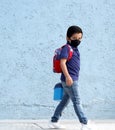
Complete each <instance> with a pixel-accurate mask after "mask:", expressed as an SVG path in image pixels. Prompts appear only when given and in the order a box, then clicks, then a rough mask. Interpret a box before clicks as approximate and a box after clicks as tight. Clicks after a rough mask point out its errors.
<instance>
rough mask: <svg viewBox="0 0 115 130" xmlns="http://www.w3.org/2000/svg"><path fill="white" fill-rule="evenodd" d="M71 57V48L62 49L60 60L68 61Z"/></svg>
mask: <svg viewBox="0 0 115 130" xmlns="http://www.w3.org/2000/svg"><path fill="white" fill-rule="evenodd" d="M68 55H69V48H68V46H66V45H65V46H64V47H62V50H61V54H60V59H68Z"/></svg>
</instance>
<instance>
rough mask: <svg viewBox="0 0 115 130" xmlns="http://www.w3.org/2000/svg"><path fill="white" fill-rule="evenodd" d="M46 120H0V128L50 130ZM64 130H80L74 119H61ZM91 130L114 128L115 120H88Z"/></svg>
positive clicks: (4, 129) (9, 129) (6, 129)
mask: <svg viewBox="0 0 115 130" xmlns="http://www.w3.org/2000/svg"><path fill="white" fill-rule="evenodd" d="M48 123H49V122H48V121H47V120H0V130H51V129H49V128H48ZM60 123H61V124H63V125H64V126H66V129H65V130H80V127H81V125H80V124H79V122H76V121H75V120H62V121H61V122H60ZM90 126H91V128H92V130H115V120H95V121H91V122H90ZM59 130H62V129H59Z"/></svg>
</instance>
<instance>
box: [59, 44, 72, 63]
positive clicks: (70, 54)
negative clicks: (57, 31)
mask: <svg viewBox="0 0 115 130" xmlns="http://www.w3.org/2000/svg"><path fill="white" fill-rule="evenodd" d="M65 46H67V47H68V50H69V54H68V59H67V60H68V61H69V60H70V59H71V58H72V55H73V49H72V47H71V46H70V45H69V44H65V45H63V46H62V47H61V48H63V47H65Z"/></svg>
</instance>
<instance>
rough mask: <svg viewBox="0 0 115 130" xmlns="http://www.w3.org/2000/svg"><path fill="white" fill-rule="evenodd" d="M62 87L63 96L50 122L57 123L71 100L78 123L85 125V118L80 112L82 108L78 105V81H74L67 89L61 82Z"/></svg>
mask: <svg viewBox="0 0 115 130" xmlns="http://www.w3.org/2000/svg"><path fill="white" fill-rule="evenodd" d="M62 86H63V88H64V96H63V98H62V100H61V102H60V103H59V105H58V106H57V108H56V110H55V112H54V115H53V117H52V119H51V121H52V122H57V121H58V120H59V118H60V116H61V114H62V112H63V110H64V108H65V107H66V106H67V105H68V103H69V101H70V99H71V100H72V103H73V106H74V110H75V113H76V115H77V116H78V118H79V121H80V122H81V123H83V124H87V118H86V117H85V115H84V113H83V111H82V106H81V104H80V96H79V91H78V81H74V82H73V84H72V86H71V87H68V86H67V85H66V83H65V82H62Z"/></svg>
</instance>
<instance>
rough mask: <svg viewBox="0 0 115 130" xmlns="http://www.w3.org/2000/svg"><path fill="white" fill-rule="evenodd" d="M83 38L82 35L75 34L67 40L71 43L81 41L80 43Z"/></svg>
mask: <svg viewBox="0 0 115 130" xmlns="http://www.w3.org/2000/svg"><path fill="white" fill-rule="evenodd" d="M82 36H83V35H82V33H75V34H73V35H72V36H71V37H70V38H67V40H68V41H69V42H71V40H79V41H81V39H82Z"/></svg>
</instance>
